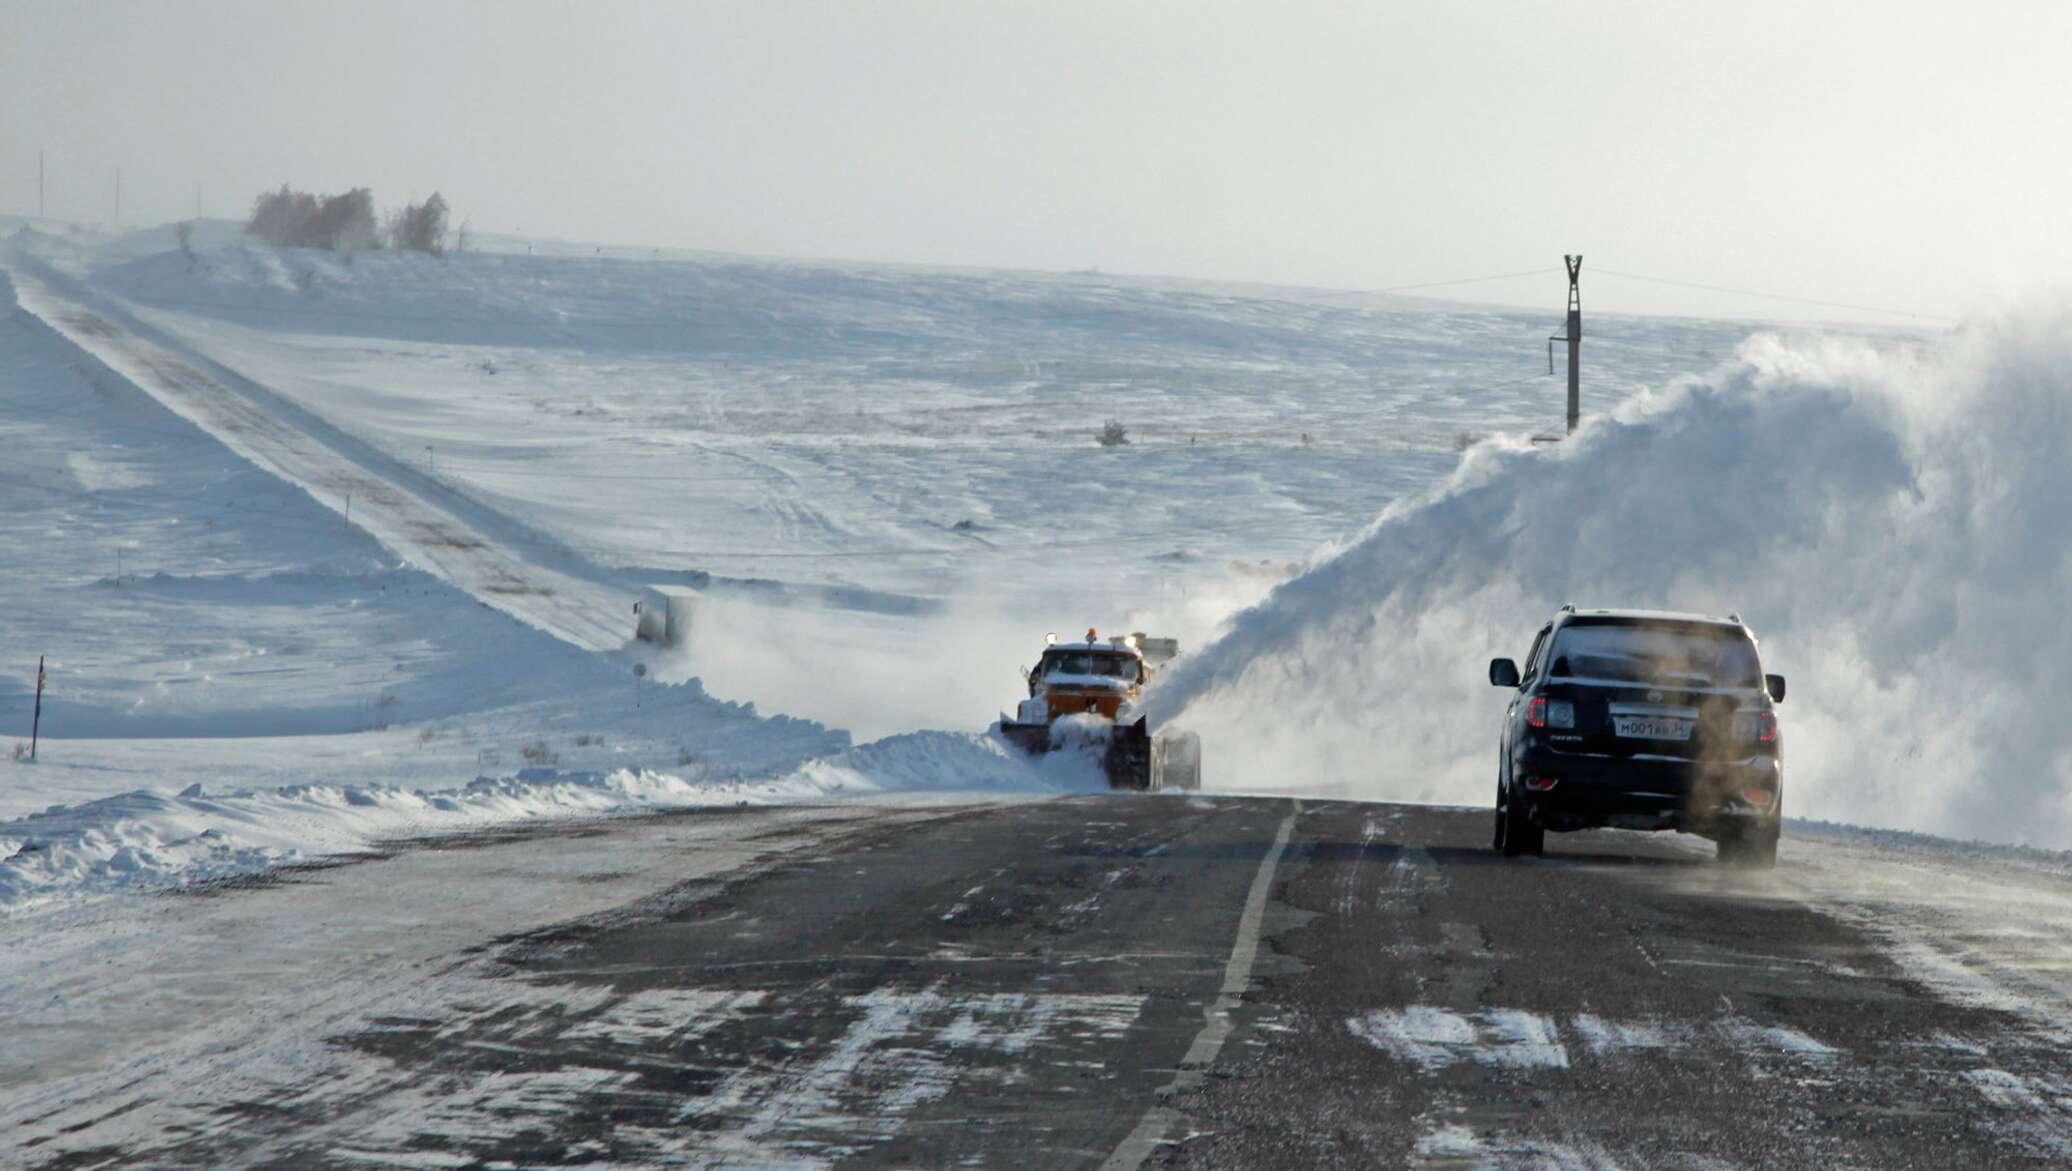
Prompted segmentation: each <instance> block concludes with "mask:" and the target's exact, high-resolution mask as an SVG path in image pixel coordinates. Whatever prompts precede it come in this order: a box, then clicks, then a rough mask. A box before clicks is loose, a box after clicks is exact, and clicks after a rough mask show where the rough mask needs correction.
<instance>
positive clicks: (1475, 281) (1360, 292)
mask: <svg viewBox="0 0 2072 1171" xmlns="http://www.w3.org/2000/svg"><path fill="white" fill-rule="evenodd" d="M1554 271H1555V270H1553V269H1551V268H1529V269H1526V270H1525V271H1523V272H1504V273H1497V274H1495V275H1493V276H1464V277H1459V278H1456V279H1454V280H1450V281H1424V282H1422V283H1420V284H1415V285H1391V286H1389V287H1388V288H1385V289H1343V290H1340V291H1338V292H1333V293H1313V294H1310V295H1307V296H1302V297H1289V298H1287V299H1288V300H1290V301H1323V300H1328V299H1330V298H1332V297H1378V296H1384V295H1386V294H1389V293H1414V292H1416V291H1417V290H1419V289H1443V288H1446V287H1448V286H1451V285H1479V284H1482V283H1484V282H1487V281H1512V280H1517V279H1518V278H1520V277H1528V276H1547V275H1549V274H1551V273H1553V272H1554Z"/></svg>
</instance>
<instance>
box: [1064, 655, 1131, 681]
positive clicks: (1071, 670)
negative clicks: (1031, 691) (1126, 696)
mask: <svg viewBox="0 0 2072 1171" xmlns="http://www.w3.org/2000/svg"><path fill="white" fill-rule="evenodd" d="M1043 675H1044V676H1045V677H1046V678H1048V677H1049V676H1052V675H1106V676H1108V677H1109V678H1111V679H1122V680H1126V681H1128V682H1132V683H1134V682H1136V679H1137V660H1136V657H1135V656H1133V655H1111V654H1102V653H1100V652H1098V651H1052V652H1050V653H1049V654H1047V655H1045V656H1043Z"/></svg>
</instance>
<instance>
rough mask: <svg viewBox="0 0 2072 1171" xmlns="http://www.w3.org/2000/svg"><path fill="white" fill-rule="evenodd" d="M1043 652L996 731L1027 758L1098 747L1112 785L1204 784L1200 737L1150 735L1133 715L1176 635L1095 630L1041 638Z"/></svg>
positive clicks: (1172, 652) (1174, 648)
mask: <svg viewBox="0 0 2072 1171" xmlns="http://www.w3.org/2000/svg"><path fill="white" fill-rule="evenodd" d="M1044 641H1045V644H1046V645H1045V646H1044V648H1043V657H1042V658H1041V659H1039V660H1037V663H1036V665H1035V666H1034V667H1032V668H1030V669H1029V670H1027V671H1025V672H1024V673H1023V674H1024V675H1025V676H1026V677H1027V679H1028V683H1029V698H1027V699H1025V700H1022V701H1021V703H1020V704H1018V705H1016V708H1015V713H1014V715H1013V716H1012V717H1009V716H1007V715H1004V714H1003V715H1002V716H1001V717H1000V734H1001V735H1002V736H1003V737H1005V738H1006V740H1007V742H1008V743H1010V744H1013V745H1015V746H1016V747H1018V748H1020V749H1021V750H1022V751H1024V752H1027V753H1029V754H1030V755H1032V756H1040V755H1042V754H1043V753H1046V752H1051V751H1054V750H1057V749H1063V748H1072V747H1085V748H1088V749H1091V750H1095V751H1098V752H1099V753H1100V756H1101V767H1102V770H1103V771H1104V772H1106V773H1107V775H1108V787H1109V788H1111V789H1144V790H1151V789H1195V788H1199V787H1201V738H1200V737H1199V736H1197V735H1195V734H1194V733H1192V732H1183V731H1178V730H1164V731H1161V732H1159V733H1157V734H1154V733H1153V732H1152V731H1151V729H1150V727H1149V726H1148V724H1147V721H1146V718H1145V717H1143V716H1139V715H1137V714H1136V711H1135V709H1136V707H1137V703H1138V700H1139V699H1140V698H1141V696H1142V695H1143V691H1144V686H1145V685H1146V684H1147V683H1149V682H1150V681H1151V678H1152V676H1153V675H1154V674H1156V673H1157V671H1158V670H1159V668H1161V667H1163V666H1164V665H1165V664H1166V663H1167V662H1169V661H1171V660H1172V659H1173V657H1174V656H1176V655H1177V654H1179V651H1180V646H1179V643H1178V641H1177V640H1175V639H1170V638H1151V637H1149V636H1147V635H1145V634H1143V633H1141V632H1139V633H1136V634H1128V635H1121V636H1118V637H1112V638H1108V639H1106V640H1103V639H1102V638H1101V637H1100V636H1099V634H1098V633H1097V632H1096V631H1094V630H1088V631H1087V632H1086V641H1085V642H1059V641H1058V636H1057V635H1055V634H1052V635H1047V636H1045V640H1044Z"/></svg>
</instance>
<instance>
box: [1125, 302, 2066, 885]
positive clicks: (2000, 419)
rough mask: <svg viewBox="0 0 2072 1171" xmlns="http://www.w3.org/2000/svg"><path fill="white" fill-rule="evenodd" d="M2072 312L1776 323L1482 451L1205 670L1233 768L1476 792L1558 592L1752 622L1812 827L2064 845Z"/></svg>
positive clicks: (1377, 788) (1216, 654)
mask: <svg viewBox="0 0 2072 1171" xmlns="http://www.w3.org/2000/svg"><path fill="white" fill-rule="evenodd" d="M2068 434H2072V300H2067V299H2057V300H2052V301H2048V302H2045V303H2037V304H2031V305H2028V306H2026V307H2023V308H2021V309H2020V310H2018V311H2015V312H2011V313H2008V314H2006V315H2004V316H2002V317H2001V318H1999V319H1997V320H1993V321H1990V322H1985V323H1981V324H1978V325H1975V326H1972V327H1970V328H1967V329H1965V330H1963V331H1961V332H1959V333H1956V334H1953V335H1950V336H1949V337H1947V338H1944V339H1940V340H1938V341H1935V342H1931V343H1927V344H1918V345H1902V344H1898V343H1885V344H1875V343H1872V342H1868V341H1864V340H1856V339H1851V340H1839V339H1835V338H1832V337H1820V336H1803V337H1794V336H1775V335H1766V336H1761V337H1757V338H1754V339H1751V340H1750V341H1749V342H1747V343H1745V344H1744V345H1743V346H1742V347H1741V349H1740V352H1739V353H1738V355H1737V356H1736V358H1735V359H1734V360H1733V361H1731V362H1729V363H1727V364H1725V365H1723V366H1721V367H1720V368H1719V369H1717V370H1714V371H1713V372H1711V373H1710V374H1708V375H1705V376H1703V377H1698V378H1692V379H1688V380H1685V381H1683V382H1681V383H1678V384H1676V385H1673V386H1670V387H1668V388H1666V389H1662V390H1659V391H1655V392H1651V393H1648V394H1644V395H1642V396H1640V397H1639V398H1637V399H1635V400H1633V401H1631V402H1629V403H1628V404H1626V405H1625V406H1623V407H1621V408H1620V409H1618V410H1617V411H1615V412H1613V413H1611V414H1610V415H1608V416H1600V417H1597V418H1595V419H1592V420H1591V421H1590V422H1589V423H1587V424H1586V425H1585V426H1584V428H1583V429H1582V430H1581V431H1580V432H1579V433H1577V434H1576V435H1575V436H1574V437H1573V438H1572V439H1570V440H1569V441H1568V442H1565V443H1563V444H1561V445H1559V446H1558V447H1553V448H1551V449H1549V448H1535V447H1532V446H1530V445H1528V444H1525V443H1523V442H1490V443H1485V444H1483V445H1481V446H1479V447H1477V448H1475V449H1473V450H1472V451H1470V452H1469V453H1468V455H1467V456H1466V457H1465V459H1464V460H1463V461H1462V464H1461V466H1460V468H1459V469H1458V470H1457V471H1456V473H1455V474H1454V475H1453V477H1452V478H1451V479H1450V480H1449V481H1448V482H1447V483H1445V484H1444V485H1442V486H1441V487H1440V488H1439V489H1437V490H1436V491H1434V492H1432V493H1431V494H1429V495H1427V496H1426V497H1424V498H1423V499H1421V500H1417V501H1411V502H1406V503H1404V504H1401V505H1397V506H1392V507H1391V508H1390V509H1388V510H1387V511H1386V512H1384V513H1383V514H1382V515H1381V516H1380V517H1379V518H1378V519H1377V520H1376V521H1375V522H1374V523H1373V524H1372V525H1370V526H1369V527H1368V528H1367V529H1366V530H1365V531H1364V532H1363V533H1361V534H1360V535H1359V536H1358V537H1356V538H1354V539H1352V540H1351V541H1349V542H1347V543H1346V544H1344V545H1343V546H1341V547H1338V548H1335V549H1332V550H1329V551H1327V552H1326V553H1325V554H1324V555H1323V556H1322V557H1321V558H1320V559H1319V560H1318V561H1317V562H1316V563H1315V564H1313V565H1312V567H1311V568H1310V569H1309V570H1308V571H1307V572H1305V573H1303V574H1302V575H1300V576H1298V577H1296V578H1294V579H1292V580H1290V581H1288V582H1286V583H1284V584H1282V585H1281V586H1280V587H1278V588H1277V589H1275V590H1274V592H1273V593H1272V594H1271V595H1270V596H1269V597H1267V598H1266V600H1264V601H1263V602H1261V603H1260V604H1259V605H1257V606H1255V607H1253V608H1251V609H1249V610H1247V611H1245V612H1243V613H1241V614H1239V615H1238V616H1236V617H1235V618H1233V619H1232V620H1231V621H1230V623H1229V624H1228V625H1227V627H1226V629H1225V631H1224V633H1223V634H1222V636H1221V638H1220V640H1219V641H1217V642H1216V643H1214V644H1213V645H1211V646H1210V647H1208V648H1206V649H1204V650H1203V651H1201V652H1200V653H1198V654H1196V655H1193V656H1190V657H1188V658H1186V659H1183V660H1181V661H1180V662H1179V663H1178V664H1176V665H1175V668H1174V669H1173V671H1172V672H1171V673H1170V674H1169V676H1168V677H1167V679H1166V680H1165V681H1164V682H1163V684H1162V685H1161V687H1160V688H1159V689H1158V691H1157V692H1156V693H1155V694H1154V695H1153V696H1152V697H1151V700H1152V705H1153V711H1154V714H1155V715H1158V716H1163V717H1165V718H1169V719H1170V718H1175V717H1184V718H1185V719H1186V721H1187V722H1188V723H1189V724H1192V725H1194V726H1198V727H1207V728H1215V729H1218V730H1219V733H1218V735H1217V736H1216V737H1215V738H1214V740H1213V742H1211V743H1209V744H1207V745H1205V749H1206V751H1207V752H1208V753H1209V754H1210V756H1211V757H1212V758H1214V759H1216V760H1218V761H1219V762H1220V765H1221V767H1220V768H1219V769H1218V772H1219V775H1222V776H1233V775H1236V776H1252V777H1256V778H1260V779H1261V781H1260V783H1272V778H1275V777H1285V778H1288V779H1289V781H1288V783H1290V784H1301V783H1304V782H1306V781H1319V782H1322V781H1332V782H1340V783H1350V784H1351V785H1352V786H1354V791H1356V792H1365V793H1366V794H1367V795H1370V796H1374V797H1406V798H1417V799H1425V800H1442V801H1460V802H1473V803H1482V802H1486V801H1487V800H1489V798H1490V795H1491V793H1492V792H1493V791H1494V786H1495V757H1496V746H1497V745H1496V731H1497V723H1498V721H1499V719H1500V718H1501V715H1502V712H1503V706H1504V702H1505V695H1504V693H1502V692H1499V691H1495V690H1493V689H1491V688H1490V687H1489V686H1488V684H1487V682H1486V676H1485V666H1486V663H1487V661H1488V660H1489V659H1490V658H1491V657H1493V656H1498V655H1503V656H1511V657H1522V656H1523V654H1524V652H1525V651H1526V649H1527V647H1528V645H1529V643H1530V641H1531V638H1532V635H1533V632H1534V631H1535V630H1536V629H1538V627H1539V625H1540V624H1541V623H1543V622H1545V621H1546V620H1547V619H1548V618H1549V617H1551V616H1552V614H1553V613H1554V610H1555V608H1556V607H1557V606H1559V605H1561V604H1562V603H1564V602H1574V603H1576V604H1578V605H1581V606H1647V607H1660V608H1667V609H1678V610H1703V611H1710V612H1713V613H1722V614H1724V613H1728V612H1738V613H1739V614H1741V615H1742V616H1743V617H1744V618H1745V619H1746V620H1747V621H1748V623H1749V625H1750V626H1751V628H1753V629H1754V630H1755V632H1756V633H1757V635H1758V636H1759V637H1760V638H1761V639H1762V646H1763V654H1764V659H1765V667H1766V669H1768V670H1771V671H1775V672H1781V673H1783V674H1785V675H1787V676H1789V677H1790V680H1791V691H1790V701H1789V702H1788V703H1787V704H1786V705H1785V706H1784V708H1783V711H1782V712H1781V717H1782V720H1783V726H1784V739H1785V741H1786V744H1787V756H1788V759H1789V764H1788V766H1787V773H1788V776H1789V778H1790V785H1789V788H1788V794H1789V795H1788V797H1787V810H1788V811H1790V812H1793V813H1795V814H1798V815H1806V816H1814V817H1824V818H1832V819H1836V820H1843V821H1849V822H1855V823H1869V824H1874V825H1881V826H1889V827H1893V828H1901V829H1913V830H1923V831H1928V832H1934V833H1945V834H1957V835H1960V836H1967V837H1978V838H1985V839H1990V840H1996V841H2003V842H2006V841H2012V842H2024V843H2030V844H2036V845H2045V846H2064V845H2072V786H2068V784H2067V781H2068V779H2072V740H2068V739H2067V738H2066V737H2065V736H2064V735H2063V734H2062V733H2061V730H2060V729H2061V725H2062V718H2061V712H2060V709H2061V708H2062V705H2063V698H2062V695H2061V689H2060V688H2058V687H2055V686H2053V684H2054V682H2055V681H2056V680H2057V679H2058V678H2059V677H2060V676H2061V675H2062V667H2063V664H2064V663H2066V662H2068V661H2072V622H2066V621H2065V620H2064V614H2065V608H2066V604H2067V603H2066V599H2067V598H2072V509H2067V508H2065V507H2064V506H2063V504H2064V501H2066V500H2068V499H2072V462H2068V461H2067V460H2066V459H2065V458H2064V444H2065V437H2066V436H2067V435H2068Z"/></svg>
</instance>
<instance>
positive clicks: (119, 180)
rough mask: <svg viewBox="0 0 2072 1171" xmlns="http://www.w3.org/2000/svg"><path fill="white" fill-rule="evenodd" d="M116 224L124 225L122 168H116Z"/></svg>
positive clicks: (118, 225) (117, 225)
mask: <svg viewBox="0 0 2072 1171" xmlns="http://www.w3.org/2000/svg"><path fill="white" fill-rule="evenodd" d="M115 226H116V227H118V228H119V227H121V226H122V168H121V167H117V168H115Z"/></svg>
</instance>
